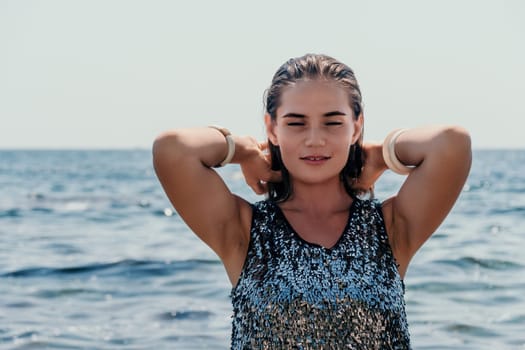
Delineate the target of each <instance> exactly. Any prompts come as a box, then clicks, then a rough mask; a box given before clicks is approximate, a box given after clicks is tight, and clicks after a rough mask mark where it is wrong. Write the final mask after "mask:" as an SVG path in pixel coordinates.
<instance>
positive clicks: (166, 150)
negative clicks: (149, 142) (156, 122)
mask: <svg viewBox="0 0 525 350" xmlns="http://www.w3.org/2000/svg"><path fill="white" fill-rule="evenodd" d="M180 145H181V144H180V137H179V135H178V133H177V131H176V130H172V131H166V132H163V133H161V134H160V135H158V136H157V137H156V138H155V140H154V141H153V146H152V155H153V165H154V167H155V169H157V168H158V167H159V166H160V165H162V164H166V163H167V162H176V159H177V155H178V154H182V152H181V151H180V148H181V147H180Z"/></svg>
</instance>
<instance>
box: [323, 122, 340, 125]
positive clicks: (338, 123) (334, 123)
mask: <svg viewBox="0 0 525 350" xmlns="http://www.w3.org/2000/svg"><path fill="white" fill-rule="evenodd" d="M342 124H343V123H342V122H328V123H325V125H342Z"/></svg>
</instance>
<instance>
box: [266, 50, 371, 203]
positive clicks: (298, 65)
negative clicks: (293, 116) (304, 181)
mask: <svg viewBox="0 0 525 350" xmlns="http://www.w3.org/2000/svg"><path fill="white" fill-rule="evenodd" d="M320 79H322V80H331V81H335V82H337V83H338V84H340V86H341V87H342V88H343V89H345V90H346V91H347V92H348V97H349V102H350V106H351V107H352V110H353V112H354V117H355V118H356V120H357V119H358V118H359V116H360V115H361V113H362V112H363V107H362V98H361V90H360V89H359V85H358V84H357V80H356V78H355V75H354V72H353V71H352V69H350V67H348V66H347V65H345V64H344V63H341V62H339V61H337V60H336V59H334V58H332V57H330V56H326V55H318V54H307V55H304V56H302V57H297V58H292V59H290V60H288V61H287V62H286V63H284V64H283V65H282V66H281V67H279V69H278V70H277V72H276V73H275V75H274V76H273V79H272V84H271V86H270V87H269V88H268V90H266V93H265V94H266V96H265V97H266V112H267V113H268V114H269V115H270V117H271V119H272V121H276V120H277V114H276V112H277V108H278V107H279V106H280V103H281V100H280V99H281V96H282V94H283V90H284V88H286V87H288V86H291V85H293V84H295V83H297V82H299V81H302V80H320ZM362 144H363V133H361V136H360V138H359V140H358V141H357V142H356V143H355V144H353V145H352V146H351V147H350V153H349V155H348V160H347V162H346V165H345V166H344V168H343V170H342V171H341V173H340V179H341V181H342V183H343V185H344V188H345V190H346V192H347V193H348V194H349V195H350V196H351V197H352V198H355V197H356V196H357V195H359V194H360V193H361V191H360V190H357V189H354V188H353V187H352V186H353V184H354V183H355V181H356V180H357V178H358V177H359V175H361V170H362V168H363V165H364V161H365V159H364V152H363V149H362ZM268 145H269V149H270V154H271V157H272V170H280V171H281V172H282V182H269V183H268V196H269V199H270V200H273V201H275V202H283V201H285V200H287V199H288V198H290V196H291V195H292V193H293V188H292V182H291V181H290V173H289V172H288V170H287V169H286V167H285V166H284V163H283V161H282V158H281V151H280V149H279V147H278V146H275V145H273V144H272V143H271V142H270V141H269V140H268Z"/></svg>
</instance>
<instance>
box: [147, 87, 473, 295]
mask: <svg viewBox="0 0 525 350" xmlns="http://www.w3.org/2000/svg"><path fill="white" fill-rule="evenodd" d="M280 102H281V103H280V105H279V106H278V108H277V111H276V113H277V120H276V121H275V122H273V121H271V119H270V118H269V116H266V117H265V120H266V128H267V135H268V139H269V140H270V142H272V143H273V144H274V145H277V146H279V147H280V150H281V155H282V158H283V161H284V164H285V165H286V168H287V169H288V171H289V172H290V174H291V178H292V185H293V192H292V196H291V197H290V198H289V199H287V200H286V201H284V202H283V203H279V206H280V207H281V209H282V210H283V212H284V214H285V215H286V218H287V219H288V221H289V222H290V224H291V225H292V226H293V227H294V229H295V231H296V232H297V233H298V234H299V235H300V236H301V237H302V238H303V239H305V240H307V241H309V242H312V243H317V244H319V245H322V246H324V247H332V246H333V245H334V244H335V243H336V242H337V240H338V239H339V237H340V236H341V233H342V231H343V229H344V226H345V224H346V222H347V220H348V215H349V208H350V206H351V204H352V198H351V197H350V195H349V194H348V193H346V191H345V190H344V188H343V185H342V183H341V181H340V179H339V173H340V171H341V169H342V168H343V167H344V165H345V163H346V161H347V158H348V152H349V148H350V145H351V144H352V143H354V142H356V141H357V140H358V139H359V138H360V132H361V130H362V125H363V119H362V117H361V116H360V118H359V119H357V120H356V119H355V116H354V115H353V114H352V110H351V107H350V100H349V97H348V96H347V94H345V92H344V90H343V89H342V88H341V87H340V86H338V85H337V83H335V82H327V81H319V80H313V81H311V80H310V81H308V80H307V81H304V80H300V81H298V82H297V83H295V84H293V85H291V86H289V87H286V88H285V90H284V91H283V93H282V95H281V96H280ZM233 139H234V142H235V154H234V157H233V159H232V163H236V164H239V165H240V166H241V169H242V172H243V175H244V177H245V179H246V183H247V184H248V185H249V186H250V187H251V188H252V189H253V190H254V191H255V192H256V193H257V194H263V193H264V192H265V190H266V189H267V188H265V184H266V183H268V182H279V181H281V180H280V179H281V174H280V172H279V171H273V170H272V169H271V160H270V157H269V155H268V153H267V152H266V150H267V145H266V144H265V143H264V142H262V143H260V142H258V141H257V140H255V139H254V138H253V137H250V136H238V135H234V136H233ZM363 150H364V152H365V158H366V161H365V164H364V168H363V171H362V173H361V175H360V177H359V179H357V186H358V187H359V188H363V189H367V188H370V187H371V186H373V185H374V183H375V181H376V180H377V179H378V178H379V177H380V176H381V174H382V173H383V172H384V171H385V170H386V169H387V168H386V164H385V162H384V159H383V155H382V147H381V143H374V142H365V143H364V145H363ZM395 152H396V157H398V158H399V160H400V162H401V163H403V164H408V165H414V166H415V168H414V169H413V171H412V172H411V173H410V174H409V175H408V176H407V178H406V180H405V181H404V182H403V185H402V186H401V187H400V189H399V191H398V193H397V194H396V195H393V196H392V197H390V198H387V199H386V200H385V201H383V203H382V204H381V206H382V214H383V217H384V222H385V228H386V231H387V234H388V237H389V243H390V246H391V248H392V251H393V254H394V256H395V258H396V261H397V263H398V264H399V265H398V270H399V273H400V275H401V278H403V277H404V275H405V272H406V269H407V267H408V264H409V262H410V259H411V258H412V257H413V255H414V254H415V253H416V252H417V250H418V249H419V248H420V247H421V245H423V243H424V242H425V241H426V240H427V239H428V238H429V237H430V236H431V234H432V233H433V232H434V231H435V230H436V229H437V227H438V226H439V225H440V224H441V222H442V221H443V220H444V218H445V217H446V215H447V214H448V212H449V211H450V209H451V208H452V205H453V204H454V202H455V200H456V199H457V197H458V195H459V193H460V191H461V189H462V186H463V184H464V183H465V180H466V177H467V175H468V171H469V169H470V164H471V157H472V155H471V149H470V136H469V135H468V132H467V131H466V130H464V129H463V128H461V127H459V126H453V125H452V126H447V125H444V126H427V127H418V128H412V129H409V130H406V131H405V132H404V133H403V134H402V135H401V136H399V137H398V138H397V140H396V144H395ZM226 154H227V145H226V142H225V139H224V135H222V134H221V133H220V132H218V131H217V130H215V129H211V128H205V127H201V128H190V129H173V130H168V131H166V132H165V133H163V134H161V135H159V137H158V138H157V139H156V140H155V143H154V146H153V156H154V157H153V158H154V159H153V160H154V165H155V170H156V173H157V176H158V177H159V180H160V182H161V184H162V186H163V188H164V190H165V192H166V194H167V196H168V198H169V199H170V201H171V203H172V204H173V206H174V207H175V209H176V210H177V213H178V214H179V215H180V216H181V217H182V218H183V219H184V221H185V222H186V223H187V224H188V226H189V227H190V228H191V229H192V231H193V232H195V233H196V234H197V236H198V237H199V238H201V239H202V240H203V241H204V242H206V244H208V245H209V246H210V247H211V248H212V249H213V250H214V251H215V252H216V253H217V255H218V256H219V257H220V259H221V260H222V262H223V264H224V267H225V268H226V272H227V273H228V276H229V278H230V281H231V283H232V286H235V285H236V284H237V281H238V279H239V276H240V274H241V271H242V267H243V265H244V262H245V259H246V253H247V251H248V247H249V242H250V229H251V223H252V207H251V205H250V203H249V202H248V201H246V200H245V199H243V198H241V197H239V196H237V195H235V194H234V193H232V192H231V191H230V190H229V189H228V187H227V186H226V183H225V182H224V181H223V180H222V178H221V177H220V175H219V174H218V173H217V172H215V171H214V170H213V168H212V167H213V166H214V165H216V164H218V163H220V162H221V161H223V160H224V158H225V156H226Z"/></svg>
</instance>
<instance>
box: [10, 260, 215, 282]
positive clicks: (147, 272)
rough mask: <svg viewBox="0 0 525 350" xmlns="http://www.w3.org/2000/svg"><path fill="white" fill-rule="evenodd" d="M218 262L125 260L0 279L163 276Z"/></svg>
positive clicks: (18, 273)
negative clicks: (89, 275) (78, 276)
mask: <svg viewBox="0 0 525 350" xmlns="http://www.w3.org/2000/svg"><path fill="white" fill-rule="evenodd" d="M218 264H220V262H219V261H218V260H204V259H189V260H177V261H171V262H166V261H155V260H134V259H125V260H120V261H117V262H112V263H94V264H87V265H80V266H71V267H56V268H53V267H30V268H24V269H19V270H15V271H10V272H6V273H3V274H1V275H0V278H34V277H50V276H57V277H59V276H71V275H81V274H91V273H99V274H100V275H102V276H117V275H122V274H126V275H127V276H128V275H133V276H164V275H170V274H172V273H174V272H176V271H191V270H194V269H198V268H200V267H202V266H203V265H218Z"/></svg>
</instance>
